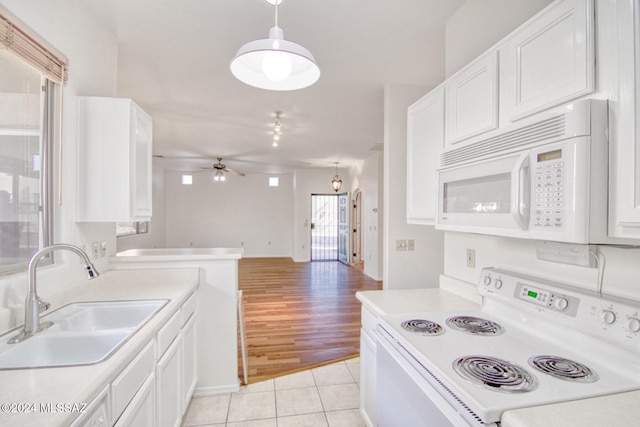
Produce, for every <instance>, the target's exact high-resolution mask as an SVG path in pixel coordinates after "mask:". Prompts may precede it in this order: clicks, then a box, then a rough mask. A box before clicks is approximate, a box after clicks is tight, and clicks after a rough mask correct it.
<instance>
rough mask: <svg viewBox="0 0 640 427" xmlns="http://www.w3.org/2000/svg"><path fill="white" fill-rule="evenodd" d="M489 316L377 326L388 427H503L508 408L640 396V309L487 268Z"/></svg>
mask: <svg viewBox="0 0 640 427" xmlns="http://www.w3.org/2000/svg"><path fill="white" fill-rule="evenodd" d="M478 289H479V293H480V294H481V295H482V296H483V304H482V308H481V309H479V310H472V311H463V312H451V313H444V312H425V313H410V314H399V315H389V316H383V317H381V318H379V320H378V329H377V334H378V337H377V338H378V344H379V345H378V350H377V356H376V357H377V387H376V393H377V396H376V398H377V420H378V426H379V427H405V426H424V427H447V426H456V427H469V426H481V425H483V426H498V425H499V422H500V418H501V415H502V413H503V412H504V411H506V410H509V409H516V408H524V407H532V406H538V405H543V404H549V403H557V402H564V401H571V400H577V399H583V398H588V397H595V396H602V395H609V394H614V393H620V392H624V391H630V390H639V389H640V306H638V305H634V303H631V302H629V301H623V300H618V299H611V298H603V297H601V296H598V295H596V294H590V293H586V292H585V291H582V290H577V289H573V288H570V287H564V286H563V285H561V284H558V283H554V282H549V281H545V280H541V279H536V278H533V277H530V276H524V275H519V274H516V273H512V272H507V271H503V270H497V269H484V270H483V272H482V276H481V283H480V284H479V286H478Z"/></svg>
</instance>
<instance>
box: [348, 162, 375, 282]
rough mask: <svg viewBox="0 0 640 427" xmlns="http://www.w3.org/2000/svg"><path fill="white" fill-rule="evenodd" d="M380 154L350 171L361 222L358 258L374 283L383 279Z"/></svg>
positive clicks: (365, 272)
mask: <svg viewBox="0 0 640 427" xmlns="http://www.w3.org/2000/svg"><path fill="white" fill-rule="evenodd" d="M382 155H383V153H382V151H373V152H372V154H371V155H370V156H369V157H367V158H366V159H365V160H364V162H363V163H362V166H361V168H360V170H358V171H355V172H353V181H352V183H351V188H352V189H353V191H352V193H351V199H352V200H353V195H354V193H355V192H356V191H357V190H360V192H361V202H360V204H361V213H362V220H361V221H362V222H361V224H360V228H361V238H362V248H361V259H362V261H363V262H364V274H366V275H367V276H369V277H371V278H372V279H375V280H382V257H381V255H382V234H383V233H382V230H383V224H382V203H381V202H382V200H383V197H382V194H381V192H382V185H379V182H381V181H382V167H383V159H382Z"/></svg>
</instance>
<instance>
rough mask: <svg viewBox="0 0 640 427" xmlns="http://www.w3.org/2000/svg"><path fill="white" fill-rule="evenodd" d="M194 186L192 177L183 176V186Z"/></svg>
mask: <svg viewBox="0 0 640 427" xmlns="http://www.w3.org/2000/svg"><path fill="white" fill-rule="evenodd" d="M192 184H193V176H192V175H182V185H192Z"/></svg>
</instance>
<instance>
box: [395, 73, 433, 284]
mask: <svg viewBox="0 0 640 427" xmlns="http://www.w3.org/2000/svg"><path fill="white" fill-rule="evenodd" d="M427 92H428V88H426V87H422V86H409V85H388V86H387V87H386V88H385V102H384V104H385V111H384V120H385V126H384V128H385V137H384V198H385V200H384V249H383V257H384V261H383V264H384V267H383V286H384V288H385V289H410V288H424V287H437V286H438V278H439V276H440V274H442V271H443V251H442V248H443V233H442V232H441V231H436V230H435V229H434V227H433V226H427V225H412V224H407V202H406V200H407V198H406V194H407V176H406V170H407V107H408V106H409V105H411V104H412V103H414V102H415V101H417V100H418V99H419V98H421V97H422V96H423V95H424V94H426V93H427ZM398 239H400V240H408V239H413V240H414V242H415V250H414V251H398V250H396V240H398Z"/></svg>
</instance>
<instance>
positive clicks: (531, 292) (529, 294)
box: [527, 291, 538, 298]
mask: <svg viewBox="0 0 640 427" xmlns="http://www.w3.org/2000/svg"><path fill="white" fill-rule="evenodd" d="M527 296H529V297H531V298H538V293H537V292H533V291H528V292H527Z"/></svg>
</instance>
